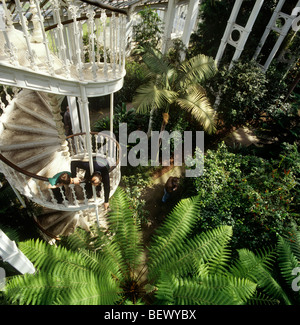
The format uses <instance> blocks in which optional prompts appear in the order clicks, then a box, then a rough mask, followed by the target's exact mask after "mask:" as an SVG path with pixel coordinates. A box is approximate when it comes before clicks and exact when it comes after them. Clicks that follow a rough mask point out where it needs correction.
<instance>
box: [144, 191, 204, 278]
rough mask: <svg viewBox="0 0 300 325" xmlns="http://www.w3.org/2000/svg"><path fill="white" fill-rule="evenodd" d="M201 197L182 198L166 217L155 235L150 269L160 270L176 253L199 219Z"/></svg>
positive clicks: (151, 249)
mask: <svg viewBox="0 0 300 325" xmlns="http://www.w3.org/2000/svg"><path fill="white" fill-rule="evenodd" d="M199 207H200V197H199V196H198V197H194V198H188V199H184V200H181V201H180V202H179V203H178V204H177V205H176V207H175V208H174V209H173V210H172V211H171V213H170V214H169V215H168V216H167V217H166V219H165V221H164V223H163V224H162V226H161V227H160V228H159V229H158V230H157V232H156V234H155V235H154V236H153V239H152V244H151V246H150V248H149V264H148V266H149V269H150V272H151V270H152V271H154V272H157V271H158V267H161V266H162V265H163V264H165V263H166V262H167V261H169V260H170V258H172V256H174V255H176V253H177V252H178V250H180V248H181V246H182V245H183V243H184V240H185V239H186V236H187V235H188V234H189V233H190V232H191V230H192V227H193V225H194V224H195V223H196V221H197V215H198V210H199Z"/></svg>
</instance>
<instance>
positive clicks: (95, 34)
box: [0, 0, 126, 95]
mask: <svg viewBox="0 0 300 325" xmlns="http://www.w3.org/2000/svg"><path fill="white" fill-rule="evenodd" d="M1 2H2V12H1V13H0V26H1V30H0V43H1V44H2V45H3V46H1V47H0V71H1V66H2V70H3V72H4V73H5V71H7V70H5V67H7V68H14V69H18V70H22V71H23V76H25V75H24V71H27V72H31V73H38V74H39V75H43V76H49V77H52V78H59V79H63V80H66V81H69V82H70V81H71V82H83V83H84V82H85V83H90V82H91V83H106V82H108V81H114V80H118V79H120V78H122V77H124V74H125V48H126V46H125V41H126V37H125V35H126V16H125V15H124V14H120V13H115V12H107V11H106V10H105V9H101V8H97V7H95V6H92V5H88V4H85V3H81V5H79V4H78V1H76V2H75V1H72V0H67V1H58V0H49V1H48V2H47V5H46V6H45V7H42V8H41V6H40V5H41V3H42V2H41V1H38V0H30V1H22V2H21V1H20V0H16V1H15V7H14V10H13V12H11V11H10V10H9V8H8V6H7V5H6V1H5V0H1ZM49 13H51V14H49ZM49 82H50V81H49ZM29 88H30V87H29ZM73 95H74V94H73Z"/></svg>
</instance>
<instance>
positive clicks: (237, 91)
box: [217, 61, 268, 127]
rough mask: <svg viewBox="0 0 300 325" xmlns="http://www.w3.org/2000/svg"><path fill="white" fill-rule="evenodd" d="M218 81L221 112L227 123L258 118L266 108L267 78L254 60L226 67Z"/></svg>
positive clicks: (236, 123)
mask: <svg viewBox="0 0 300 325" xmlns="http://www.w3.org/2000/svg"><path fill="white" fill-rule="evenodd" d="M219 78H220V79H219V80H218V82H217V85H218V89H219V91H220V94H221V102H220V105H219V107H218V112H219V116H220V118H221V119H222V121H223V122H224V124H225V126H226V127H231V126H240V125H245V124H246V123H253V122H256V121H257V120H258V119H259V118H260V117H261V115H262V113H263V112H264V106H263V103H262V102H263V100H264V98H265V96H266V94H267V83H268V80H267V78H266V75H265V74H264V73H263V71H262V70H261V68H259V67H258V66H257V65H256V64H255V62H252V61H251V62H246V63H243V62H241V61H239V62H237V63H236V64H235V65H234V67H233V68H231V69H230V70H229V69H228V68H223V69H222V70H221V71H220V74H219Z"/></svg>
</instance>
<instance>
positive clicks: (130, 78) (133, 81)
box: [115, 59, 147, 104]
mask: <svg viewBox="0 0 300 325" xmlns="http://www.w3.org/2000/svg"><path fill="white" fill-rule="evenodd" d="M125 69H126V75H125V77H124V85H123V87H122V89H120V90H119V91H118V92H116V93H115V102H116V103H117V104H121V102H125V103H130V102H132V99H133V96H134V93H135V91H136V89H137V88H138V87H139V86H140V85H141V84H143V83H144V82H146V81H147V75H146V67H145V65H144V64H143V63H141V62H135V61H133V60H130V59H127V60H126V63H125Z"/></svg>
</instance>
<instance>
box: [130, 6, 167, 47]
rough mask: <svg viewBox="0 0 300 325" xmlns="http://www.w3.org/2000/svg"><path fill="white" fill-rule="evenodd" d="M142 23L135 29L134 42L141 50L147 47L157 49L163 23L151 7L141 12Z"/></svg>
mask: <svg viewBox="0 0 300 325" xmlns="http://www.w3.org/2000/svg"><path fill="white" fill-rule="evenodd" d="M138 14H139V16H140V18H141V22H140V23H138V24H137V25H135V26H134V27H133V35H134V36H133V40H134V42H136V43H137V47H138V49H139V50H141V49H142V48H144V47H145V46H150V47H153V48H156V47H157V45H158V43H159V41H160V38H161V34H162V30H161V27H162V21H161V19H160V18H159V16H158V14H157V12H156V11H155V10H152V9H151V8H150V6H149V7H147V6H146V7H145V8H144V9H143V10H141V11H139V13H138Z"/></svg>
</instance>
